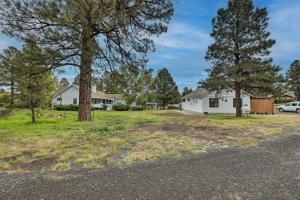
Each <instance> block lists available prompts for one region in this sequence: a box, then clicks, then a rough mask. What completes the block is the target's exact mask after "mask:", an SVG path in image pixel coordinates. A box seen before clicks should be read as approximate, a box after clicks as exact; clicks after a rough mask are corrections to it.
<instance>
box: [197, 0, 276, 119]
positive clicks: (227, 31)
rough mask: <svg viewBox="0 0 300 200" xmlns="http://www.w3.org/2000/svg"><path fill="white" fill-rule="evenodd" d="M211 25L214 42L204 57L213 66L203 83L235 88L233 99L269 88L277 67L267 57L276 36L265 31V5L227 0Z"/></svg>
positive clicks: (239, 107) (249, 0) (238, 113)
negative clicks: (245, 93)
mask: <svg viewBox="0 0 300 200" xmlns="http://www.w3.org/2000/svg"><path fill="white" fill-rule="evenodd" d="M212 25H213V30H212V33H211V36H212V38H213V39H214V42H213V44H212V45H210V46H209V48H208V51H207V55H206V59H207V60H209V61H212V63H213V67H212V68H211V69H209V70H208V73H209V78H208V79H207V80H206V81H204V82H203V83H202V85H203V86H204V87H206V88H208V89H211V90H222V89H234V90H235V92H236V99H241V93H242V91H245V92H248V93H252V92H254V93H256V92H258V91H264V92H265V93H267V92H272V89H273V86H274V83H275V82H277V81H278V80H277V79H278V71H279V70H280V68H279V67H276V66H273V65H272V60H271V59H270V58H269V57H268V56H269V54H270V51H269V50H270V48H271V47H272V46H273V45H274V44H275V40H272V39H270V33H269V32H268V31H267V27H268V13H267V10H266V8H263V9H260V8H254V6H253V3H252V0H230V1H229V2H228V8H222V9H220V10H219V11H218V14H217V17H216V18H214V19H213V21H212ZM236 102H237V105H236V116H241V114H242V105H241V101H236Z"/></svg>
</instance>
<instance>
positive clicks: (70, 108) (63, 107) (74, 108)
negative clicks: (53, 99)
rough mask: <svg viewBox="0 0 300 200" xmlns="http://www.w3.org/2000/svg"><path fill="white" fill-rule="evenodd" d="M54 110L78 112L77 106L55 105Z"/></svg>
mask: <svg viewBox="0 0 300 200" xmlns="http://www.w3.org/2000/svg"><path fill="white" fill-rule="evenodd" d="M54 109H55V110H58V111H78V110H79V105H55V106H54Z"/></svg>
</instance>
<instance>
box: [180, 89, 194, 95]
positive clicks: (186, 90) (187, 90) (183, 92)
mask: <svg viewBox="0 0 300 200" xmlns="http://www.w3.org/2000/svg"><path fill="white" fill-rule="evenodd" d="M192 91H193V90H192V89H191V88H188V87H184V88H183V91H182V94H181V96H183V97H184V96H185V95H187V94H189V93H191V92H192Z"/></svg>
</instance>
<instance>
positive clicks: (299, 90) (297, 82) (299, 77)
mask: <svg viewBox="0 0 300 200" xmlns="http://www.w3.org/2000/svg"><path fill="white" fill-rule="evenodd" d="M287 82H288V87H289V89H290V90H292V91H295V94H296V95H297V98H298V101H300V61H299V60H295V61H294V62H293V63H292V64H291V66H290V69H289V71H288V72H287Z"/></svg>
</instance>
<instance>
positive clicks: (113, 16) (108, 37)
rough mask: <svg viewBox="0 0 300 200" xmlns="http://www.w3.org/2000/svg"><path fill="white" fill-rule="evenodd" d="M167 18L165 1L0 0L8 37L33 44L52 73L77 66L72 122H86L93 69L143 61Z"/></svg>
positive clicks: (169, 6)
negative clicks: (46, 57)
mask: <svg viewBox="0 0 300 200" xmlns="http://www.w3.org/2000/svg"><path fill="white" fill-rule="evenodd" d="M172 14H173V5H172V1H171V0H151V1H148V0H147V1H141V0H133V1H125V0H118V1H117V0H106V1H100V0H97V1H96V0H59V1H58V0H48V1H45V0H3V2H2V3H1V7H0V16H1V17H0V26H2V32H3V33H4V34H6V35H8V36H12V37H15V38H17V39H20V40H26V39H27V38H28V37H30V38H32V39H33V40H34V41H36V42H37V44H39V46H40V47H42V48H43V50H44V51H46V52H47V55H49V57H52V60H53V62H52V66H51V68H52V69H53V68H57V67H60V66H75V67H79V69H80V81H79V82H80V83H79V85H80V92H79V93H80V94H79V102H80V108H79V114H78V119H79V120H80V121H88V120H91V119H92V117H91V83H92V72H93V70H94V68H95V67H96V66H97V67H98V69H102V70H103V71H105V70H108V69H110V70H111V69H112V68H114V67H115V66H120V65H121V64H126V65H136V66H139V64H140V63H141V62H145V60H146V57H147V53H149V52H152V51H154V43H153V41H152V40H151V38H152V37H153V36H158V35H160V34H161V33H164V32H166V31H167V24H168V22H169V21H170V17H171V16H172ZM49 65H50V64H49ZM93 66H94V67H93Z"/></svg>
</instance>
